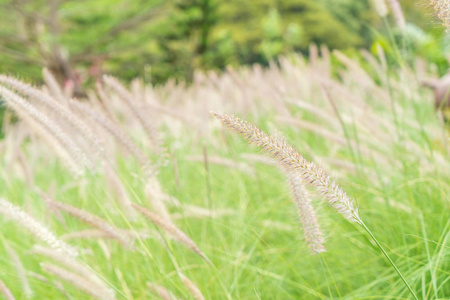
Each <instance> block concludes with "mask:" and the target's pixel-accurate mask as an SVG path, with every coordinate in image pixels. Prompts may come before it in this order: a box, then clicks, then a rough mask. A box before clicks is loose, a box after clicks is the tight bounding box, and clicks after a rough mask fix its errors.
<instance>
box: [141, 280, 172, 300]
mask: <svg viewBox="0 0 450 300" xmlns="http://www.w3.org/2000/svg"><path fill="white" fill-rule="evenodd" d="M147 286H148V288H149V289H150V290H151V291H152V293H153V294H154V295H155V296H158V297H159V298H161V299H162V300H177V299H178V298H177V297H175V296H174V295H173V294H172V293H171V292H170V291H169V290H167V289H166V288H165V287H162V286H160V285H157V284H155V283H151V282H147Z"/></svg>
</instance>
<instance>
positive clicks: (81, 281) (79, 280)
mask: <svg viewBox="0 0 450 300" xmlns="http://www.w3.org/2000/svg"><path fill="white" fill-rule="evenodd" d="M41 268H42V269H43V270H44V271H45V272H47V273H50V274H52V275H54V276H56V277H59V278H60V279H62V280H64V281H66V282H68V283H70V284H72V285H74V286H76V287H77V288H79V289H80V290H82V291H83V292H85V293H86V294H89V295H91V296H93V297H95V298H97V299H101V300H110V299H115V297H114V295H113V294H111V293H110V291H105V290H104V289H102V288H99V287H98V286H97V285H96V284H93V283H92V282H91V281H89V280H87V279H85V278H83V277H82V276H80V275H77V274H74V273H72V272H69V271H67V270H66V269H63V268H60V267H58V266H55V265H53V264H51V263H41Z"/></svg>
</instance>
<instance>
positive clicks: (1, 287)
mask: <svg viewBox="0 0 450 300" xmlns="http://www.w3.org/2000/svg"><path fill="white" fill-rule="evenodd" d="M0 293H1V294H3V296H4V297H5V299H6V300H15V298H14V296H13V294H12V293H11V291H10V290H9V289H8V287H7V286H6V284H5V283H4V282H3V281H2V280H1V279H0Z"/></svg>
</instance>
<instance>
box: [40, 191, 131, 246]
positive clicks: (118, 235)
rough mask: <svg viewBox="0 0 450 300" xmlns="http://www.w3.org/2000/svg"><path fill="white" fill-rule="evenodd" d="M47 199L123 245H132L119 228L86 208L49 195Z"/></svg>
mask: <svg viewBox="0 0 450 300" xmlns="http://www.w3.org/2000/svg"><path fill="white" fill-rule="evenodd" d="M45 201H46V202H47V204H48V205H50V206H52V207H55V208H57V209H59V210H62V211H65V212H66V213H68V214H70V215H72V216H73V217H75V218H77V219H79V220H81V221H82V222H84V223H86V224H89V225H91V226H93V227H95V228H97V229H100V230H102V231H103V232H105V233H106V234H108V235H109V236H111V237H113V238H115V239H117V240H118V241H119V242H120V243H121V244H122V245H124V246H126V247H129V246H130V244H131V240H130V239H129V238H127V237H126V236H124V235H123V234H122V232H121V231H120V230H119V229H117V228H115V227H113V226H112V225H111V224H109V223H108V222H106V221H105V220H103V219H102V218H100V217H98V216H96V215H93V214H91V213H88V212H87V211H85V210H82V209H79V208H76V207H73V206H71V205H69V204H65V203H61V202H56V201H53V200H51V199H50V198H49V197H45Z"/></svg>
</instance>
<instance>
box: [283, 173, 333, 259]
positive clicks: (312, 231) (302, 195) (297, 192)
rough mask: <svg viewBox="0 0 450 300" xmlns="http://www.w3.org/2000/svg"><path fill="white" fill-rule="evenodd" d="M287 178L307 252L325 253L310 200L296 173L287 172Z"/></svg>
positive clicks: (322, 239)
mask: <svg viewBox="0 0 450 300" xmlns="http://www.w3.org/2000/svg"><path fill="white" fill-rule="evenodd" d="M287 177H288V179H289V183H290V185H291V190H292V196H293V200H294V203H295V206H296V207H297V213H298V216H299V219H300V222H301V223H302V227H303V232H304V235H305V241H306V243H307V244H308V247H309V250H310V251H311V253H312V254H318V253H321V252H325V251H326V250H325V246H324V245H323V243H324V241H325V240H324V238H323V236H322V231H321V230H320V226H319V221H318V220H317V216H316V212H315V211H314V208H313V206H312V205H311V200H310V199H309V197H308V194H307V192H306V190H305V189H304V187H303V186H302V179H301V177H300V175H299V174H298V172H287Z"/></svg>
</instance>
